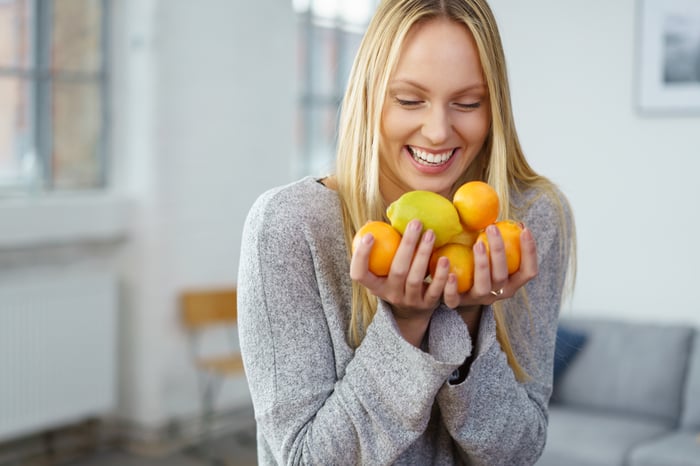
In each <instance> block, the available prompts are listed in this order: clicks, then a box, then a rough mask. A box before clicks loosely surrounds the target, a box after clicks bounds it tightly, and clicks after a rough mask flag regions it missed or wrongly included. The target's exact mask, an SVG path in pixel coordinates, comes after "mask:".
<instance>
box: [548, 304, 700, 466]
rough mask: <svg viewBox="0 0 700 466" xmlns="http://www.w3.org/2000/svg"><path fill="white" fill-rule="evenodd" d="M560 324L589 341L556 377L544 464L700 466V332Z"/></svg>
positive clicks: (567, 320) (586, 321)
mask: <svg viewBox="0 0 700 466" xmlns="http://www.w3.org/2000/svg"><path fill="white" fill-rule="evenodd" d="M561 327H562V328H564V329H568V330H569V331H570V332H574V333H578V334H579V336H583V337H584V338H585V342H583V343H582V344H580V343H581V342H577V344H579V346H580V350H579V351H574V352H573V353H574V355H573V358H572V359H571V360H570V362H569V363H568V365H567V366H566V368H565V369H564V370H563V372H561V373H560V374H559V375H558V376H557V377H556V378H555V383H554V392H553V394H552V400H551V403H550V418H549V430H548V436H547V445H546V447H545V450H544V453H543V455H542V457H541V458H540V460H539V462H538V463H537V465H538V466H583V465H586V466H594V465H595V466H615V465H625V466H681V465H683V466H691V465H695V466H700V333H699V332H700V331H699V330H698V329H697V328H695V327H693V326H690V325H688V326H682V325H662V324H652V323H633V322H626V321H616V320H608V319H594V318H580V317H579V318H572V317H571V316H564V317H563V318H562V319H561ZM567 344H568V345H571V343H570V342H569V343H567V342H562V341H560V340H558V341H557V352H558V353H559V352H560V351H561V350H562V347H563V348H564V349H566V345H567ZM569 349H571V348H569Z"/></svg>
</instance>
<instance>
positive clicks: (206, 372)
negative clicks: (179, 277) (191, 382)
mask: <svg viewBox="0 0 700 466" xmlns="http://www.w3.org/2000/svg"><path fill="white" fill-rule="evenodd" d="M180 309H181V312H182V321H183V323H184V326H185V328H186V329H187V331H188V334H189V337H190V343H191V350H192V357H193V361H194V364H195V366H196V368H197V374H198V379H199V386H200V392H201V398H202V399H201V402H202V419H201V421H202V424H201V442H200V446H202V447H203V446H204V445H206V444H207V442H208V441H209V437H210V435H211V427H212V421H213V418H214V413H215V409H214V408H215V403H216V397H217V395H218V394H219V391H220V388H221V385H222V383H223V382H224V380H225V379H227V378H229V377H238V376H240V375H243V374H244V371H243V360H242V358H241V354H240V351H239V350H237V349H234V348H233V344H232V343H233V342H232V340H231V338H227V340H228V341H229V342H231V345H230V347H229V348H228V349H227V352H226V353H223V354H215V355H204V354H203V351H202V348H201V343H202V338H203V337H204V336H205V335H206V334H207V331H210V330H214V329H216V328H223V329H226V328H229V329H230V331H231V332H233V331H235V326H236V320H237V308H236V289H235V288H218V289H205V290H188V291H184V292H183V293H181V294H180ZM231 336H232V335H231ZM202 449H203V448H202Z"/></svg>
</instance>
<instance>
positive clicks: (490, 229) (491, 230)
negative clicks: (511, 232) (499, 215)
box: [486, 225, 500, 235]
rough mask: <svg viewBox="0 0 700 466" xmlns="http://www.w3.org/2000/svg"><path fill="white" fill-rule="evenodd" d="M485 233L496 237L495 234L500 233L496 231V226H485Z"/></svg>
mask: <svg viewBox="0 0 700 466" xmlns="http://www.w3.org/2000/svg"><path fill="white" fill-rule="evenodd" d="M486 232H487V233H491V234H492V235H496V234H498V233H500V231H499V230H498V227H496V225H489V226H487V227H486Z"/></svg>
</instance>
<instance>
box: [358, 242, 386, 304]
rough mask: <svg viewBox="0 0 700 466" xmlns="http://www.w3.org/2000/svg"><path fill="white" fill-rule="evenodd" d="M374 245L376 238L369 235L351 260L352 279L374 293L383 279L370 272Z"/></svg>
mask: <svg viewBox="0 0 700 466" xmlns="http://www.w3.org/2000/svg"><path fill="white" fill-rule="evenodd" d="M373 244H374V236H372V233H367V234H366V235H365V236H363V237H362V239H361V240H360V243H359V245H358V247H357V249H356V250H355V252H354V253H353V255H352V258H351V259H350V278H351V279H353V280H355V281H357V282H359V283H361V284H362V285H364V286H365V287H367V288H368V289H369V290H370V291H372V292H373V293H374V290H375V289H376V288H377V287H378V286H379V284H380V283H381V281H382V279H381V278H380V277H377V276H376V275H374V274H373V273H372V272H370V271H369V253H370V251H371V250H372V245H373Z"/></svg>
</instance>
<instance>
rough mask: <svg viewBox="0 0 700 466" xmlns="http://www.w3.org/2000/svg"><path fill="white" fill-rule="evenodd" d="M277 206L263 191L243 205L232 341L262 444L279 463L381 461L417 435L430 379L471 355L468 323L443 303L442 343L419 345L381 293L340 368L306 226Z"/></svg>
mask: <svg viewBox="0 0 700 466" xmlns="http://www.w3.org/2000/svg"><path fill="white" fill-rule="evenodd" d="M278 205H279V203H278V202H272V201H271V198H270V196H267V197H265V196H264V197H262V198H261V199H259V200H258V202H256V204H255V205H254V206H253V208H252V209H251V211H250V213H249V215H248V218H247V220H246V224H245V227H244V232H243V242H242V245H243V246H242V249H241V262H240V266H239V278H238V282H239V283H238V286H239V291H238V293H239V294H238V299H239V303H238V306H239V334H240V344H241V350H242V352H243V357H244V364H245V369H246V376H247V378H248V384H249V387H250V391H251V395H252V398H253V404H254V409H255V416H256V420H257V423H258V435H259V437H260V436H262V437H263V439H264V444H265V448H266V454H269V455H271V456H273V457H274V461H275V462H276V463H278V464H373V465H381V464H390V463H392V462H393V461H394V460H395V459H396V458H397V457H399V456H400V455H401V453H402V452H403V451H404V450H406V449H407V448H408V447H409V446H410V445H411V444H412V443H413V442H414V441H415V439H416V438H418V437H419V436H420V435H421V434H423V432H424V431H425V428H426V425H427V423H428V420H429V418H430V414H431V409H432V406H433V402H434V399H435V396H436V394H437V392H438V390H440V387H441V386H443V384H444V382H445V380H447V378H448V377H449V375H450V373H452V372H453V371H454V370H455V369H456V368H457V367H458V366H459V365H460V364H461V363H462V362H463V361H464V360H465V358H466V357H467V356H468V355H469V351H470V350H471V342H470V340H469V334H468V332H467V329H466V326H465V325H464V324H463V322H462V320H461V319H460V317H459V316H458V315H457V313H456V312H454V311H452V310H450V309H447V308H440V309H439V310H438V311H436V314H435V316H434V318H433V321H432V322H431V331H435V332H437V333H439V334H441V335H443V336H444V337H445V340H444V341H445V343H444V344H441V345H437V346H435V348H434V349H433V350H432V352H431V354H428V353H424V352H422V351H421V350H419V349H417V348H415V347H413V346H412V345H410V344H409V343H407V342H406V341H405V340H404V339H403V338H402V337H401V336H400V334H399V332H398V329H397V327H396V324H395V321H394V320H393V316H392V314H391V312H390V310H389V308H388V306H386V305H385V304H384V303H380V305H379V308H378V310H377V314H376V315H375V317H374V320H373V322H372V324H371V325H370V326H369V327H368V330H367V334H366V336H365V338H364V340H363V342H362V344H361V345H360V346H359V347H358V348H357V349H356V350H355V352H354V353H352V357H351V360H350V361H349V362H348V364H347V366H345V369H344V371H339V366H338V365H337V364H336V362H335V358H336V357H337V355H335V354H334V351H335V350H336V349H337V348H338V343H337V342H334V341H333V339H334V337H333V332H331V331H330V330H329V329H330V326H331V325H334V323H333V322H335V321H334V320H332V319H330V318H329V316H328V314H327V312H328V310H327V309H326V306H325V305H324V300H323V297H322V293H320V291H319V284H318V276H319V275H320V274H323V273H324V271H323V270H320V268H319V266H318V261H317V258H316V253H315V252H314V248H315V246H314V245H313V244H312V243H313V242H312V241H311V240H310V235H311V234H312V233H310V230H309V229H310V228H312V227H311V226H310V225H309V224H307V223H308V222H306V221H305V220H304V218H303V217H301V218H299V216H294V215H291V216H290V214H289V210H288V209H289V206H286V207H285V206H284V205H282V206H278ZM292 218H294V219H295V220H292ZM343 247H344V246H343ZM337 260H344V261H345V260H347V259H346V257H345V255H343V256H342V257H338V259H337ZM455 341H458V342H461V344H459V345H454V344H447V342H455Z"/></svg>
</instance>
